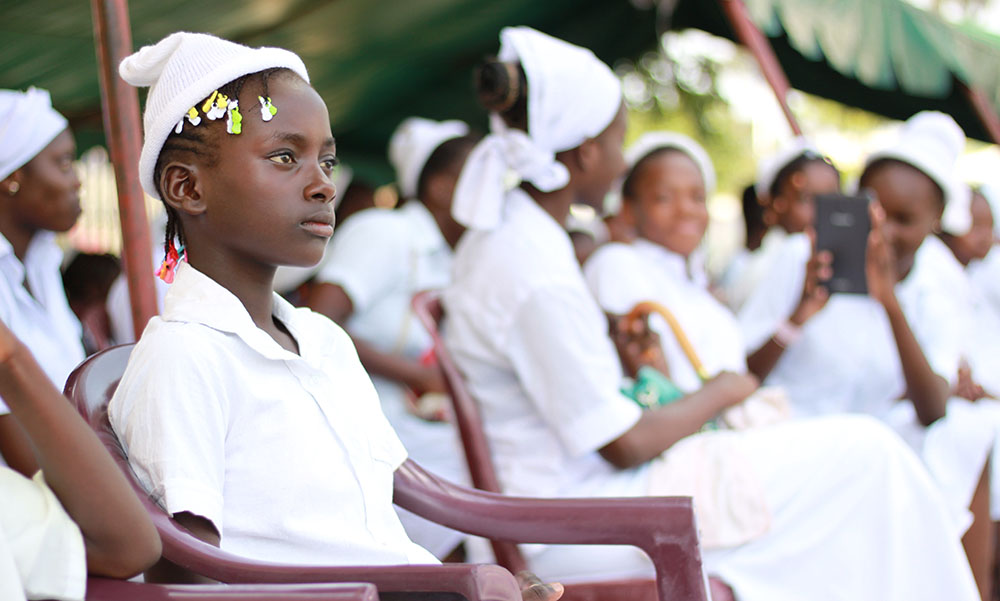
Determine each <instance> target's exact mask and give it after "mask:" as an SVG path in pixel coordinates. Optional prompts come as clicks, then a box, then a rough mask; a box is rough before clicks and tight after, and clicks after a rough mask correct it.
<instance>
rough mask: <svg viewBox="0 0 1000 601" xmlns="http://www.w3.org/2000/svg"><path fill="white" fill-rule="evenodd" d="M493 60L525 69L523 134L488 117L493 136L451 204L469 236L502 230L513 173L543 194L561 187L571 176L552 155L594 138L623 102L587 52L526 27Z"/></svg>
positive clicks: (506, 39)
mask: <svg viewBox="0 0 1000 601" xmlns="http://www.w3.org/2000/svg"><path fill="white" fill-rule="evenodd" d="M498 58H499V59H500V60H501V61H504V62H519V63H520V64H521V67H522V68H523V69H524V74H525V78H526V79H527V83H528V99H527V100H528V102H527V113H528V131H527V132H522V131H519V130H516V129H511V128H508V127H507V126H506V124H504V122H503V120H502V119H501V118H500V116H499V115H497V114H492V115H490V131H491V132H492V133H491V134H490V135H488V136H486V138H484V139H483V140H482V141H481V142H480V143H479V144H478V145H477V146H476V148H474V149H473V151H472V153H471V154H470V155H469V158H468V160H466V163H465V167H464V168H463V170H462V175H461V176H460V177H459V179H458V184H457V186H456V187H455V198H454V201H453V204H452V215H453V216H454V217H455V220H456V221H458V222H459V223H461V224H463V225H465V226H466V227H469V228H471V229H480V230H489V229H493V228H494V227H496V226H497V225H499V224H500V222H501V220H502V215H503V200H504V197H505V196H506V188H507V184H508V181H509V177H508V174H509V173H510V172H511V171H513V172H514V173H515V174H516V175H517V177H518V178H519V179H520V180H521V181H527V182H530V183H531V184H533V185H534V186H535V187H537V188H538V189H539V190H541V191H543V192H553V191H555V190H559V189H562V188H564V187H566V185H567V184H568V183H569V171H568V170H567V169H566V166H565V165H563V164H562V163H560V162H559V161H557V160H556V156H555V155H556V153H558V152H562V151H564V150H569V149H571V148H576V147H577V146H579V145H580V144H582V143H583V142H584V141H586V140H587V139H590V138H594V137H596V136H598V135H599V134H600V133H601V132H603V131H604V130H605V129H607V127H608V126H609V125H610V124H611V122H612V121H614V118H615V116H616V115H617V114H618V110H619V107H621V103H622V92H621V83H620V82H619V81H618V78H617V77H616V76H615V74H614V72H612V71H611V69H610V68H609V67H608V66H607V65H605V64H604V63H603V62H601V61H600V60H599V59H598V58H597V57H596V56H594V53H593V52H591V51H590V50H587V49H585V48H581V47H579V46H574V45H573V44H569V43H567V42H564V41H562V40H558V39H556V38H553V37H551V36H548V35H546V34H544V33H541V32H539V31H536V30H534V29H531V28H530V27H508V28H505V29H504V30H502V31H501V32H500V52H499V53H498Z"/></svg>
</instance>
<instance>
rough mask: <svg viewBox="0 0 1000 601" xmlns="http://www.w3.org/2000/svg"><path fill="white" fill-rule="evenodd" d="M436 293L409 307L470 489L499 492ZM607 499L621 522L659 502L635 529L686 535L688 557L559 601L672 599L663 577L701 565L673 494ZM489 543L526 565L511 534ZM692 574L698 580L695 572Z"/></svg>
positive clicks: (500, 555)
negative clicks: (444, 400) (437, 373)
mask: <svg viewBox="0 0 1000 601" xmlns="http://www.w3.org/2000/svg"><path fill="white" fill-rule="evenodd" d="M440 297H441V294H440V291H437V290H428V291H424V292H420V293H418V294H417V295H415V296H414V297H413V301H412V305H413V310H414V313H415V314H416V316H417V319H419V320H420V322H421V323H422V324H423V326H424V327H425V328H426V329H427V331H428V332H429V333H430V335H431V338H432V339H433V343H434V354H435V356H436V358H437V361H438V366H439V367H440V368H441V371H442V373H443V375H444V379H445V384H446V386H447V387H448V392H449V396H450V397H451V401H452V409H453V412H454V417H455V424H456V426H457V427H458V431H459V434H460V436H461V439H462V447H463V449H464V451H465V458H466V463H467V465H468V467H469V474H470V476H471V477H472V483H473V485H474V486H475V487H476V488H479V489H481V490H484V491H489V492H493V493H501V492H502V489H501V488H500V480H499V478H498V477H497V473H496V468H495V467H494V466H493V458H492V456H491V455H490V449H489V443H488V442H487V440H486V434H485V432H484V431H483V423H482V418H481V417H480V413H479V408H478V406H477V404H476V401H475V400H474V399H473V398H472V395H471V393H470V392H469V390H468V388H467V387H466V385H465V381H464V379H463V378H462V374H461V372H460V371H459V369H458V366H457V365H456V364H455V361H454V360H453V359H452V358H451V355H450V354H449V353H448V349H447V348H446V347H445V345H444V341H443V340H442V338H441V335H440V331H439V329H438V326H439V324H440V323H441V320H442V319H443V317H444V308H443V307H442V305H441V298H440ZM609 501H610V505H612V506H609V510H610V512H611V514H612V515H618V516H621V517H622V518H624V519H625V521H628V520H632V519H638V518H637V516H636V515H635V514H634V513H633V512H632V509H631V507H632V504H633V503H637V502H643V501H646V502H649V503H651V504H657V505H658V506H659V507H661V510H660V512H658V513H657V514H656V521H650V522H647V523H644V524H643V525H642V526H641V529H640V530H643V531H645V533H646V534H647V535H649V534H653V535H654V536H668V537H669V536H678V535H680V536H683V537H685V538H687V539H688V540H690V541H691V543H690V545H689V546H688V547H686V548H684V549H682V550H679V552H680V553H684V554H687V556H688V558H687V559H685V560H681V561H678V560H677V559H676V558H675V559H674V561H667V562H664V563H659V560H660V558H658V557H656V556H653V555H651V556H650V557H651V559H652V560H653V563H654V565H655V567H656V575H657V578H656V580H657V582H656V583H653V582H650V581H648V580H634V579H633V580H615V581H599V582H587V583H579V584H573V585H569V586H567V587H566V594H565V595H564V596H563V599H564V601H590V600H594V599H600V600H604V601H611V600H622V601H636V600H640V599H642V600H645V599H649V600H654V599H656V598H657V589H659V591H658V592H659V598H660V599H661V600H665V599H668V598H675V597H669V596H668V595H670V594H671V589H670V588H665V587H664V586H663V582H664V581H665V580H669V581H675V580H677V579H678V578H680V579H693V578H694V576H693V575H691V574H687V573H685V572H686V570H687V569H688V567H687V566H688V565H693V564H695V563H697V564H698V565H699V566H700V564H701V551H700V548H699V545H698V537H697V532H696V529H695V525H694V523H693V522H689V521H686V520H684V519H671V516H670V512H671V511H672V509H670V508H671V507H673V508H678V507H679V505H678V504H677V503H678V499H677V498H652V497H647V498H643V499H628V500H627V501H622V500H609ZM684 501H685V505H684V507H686V508H690V499H689V498H687V497H684ZM650 517H653V516H650ZM623 542H625V543H626V544H634V545H636V546H639V547H642V548H644V547H643V545H642V543H641V536H640V538H636V539H624V541H623ZM491 544H492V546H493V553H494V555H495V557H496V559H497V563H499V564H500V565H502V566H503V567H505V568H507V569H508V570H511V571H513V572H517V571H520V570H523V569H526V565H527V563H526V562H525V559H524V556H523V555H522V554H521V551H520V550H519V549H518V547H517V545H516V544H514V539H510V538H509V539H498V538H493V539H491ZM698 578H699V582H700V578H701V576H700V574H699V575H698ZM709 585H710V588H711V591H712V598H713V599H714V600H716V601H727V600H730V599H733V593H732V590H731V589H730V588H729V587H728V586H727V585H726V584H725V583H723V582H722V581H720V580H718V579H715V578H711V579H709ZM693 586H694V585H693V583H692V584H691V585H690V588H691V590H693ZM699 586H700V585H699ZM672 594H673V595H676V594H677V589H673V593H672Z"/></svg>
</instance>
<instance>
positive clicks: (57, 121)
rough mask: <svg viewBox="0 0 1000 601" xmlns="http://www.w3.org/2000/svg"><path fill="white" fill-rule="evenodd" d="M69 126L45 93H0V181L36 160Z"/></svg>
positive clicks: (14, 91) (30, 90) (31, 90)
mask: <svg viewBox="0 0 1000 601" xmlns="http://www.w3.org/2000/svg"><path fill="white" fill-rule="evenodd" d="M68 125H69V124H68V123H67V122H66V118H65V117H63V116H62V115H60V114H59V113H58V112H56V110H55V109H54V108H52V100H51V98H49V93H48V92H46V91H45V90H39V89H38V88H28V91H27V92H19V91H16V90H0V181H2V180H5V179H7V176H8V175H10V174H11V173H14V172H15V171H17V170H18V169H20V168H21V167H23V166H24V165H26V164H27V163H28V162H29V161H31V159H33V158H35V157H36V156H38V153H39V152H41V151H42V150H44V149H45V147H46V146H48V145H49V144H50V143H51V142H52V140H54V139H55V137H56V136H58V135H59V134H60V133H62V131H63V130H64V129H66V127H67V126H68Z"/></svg>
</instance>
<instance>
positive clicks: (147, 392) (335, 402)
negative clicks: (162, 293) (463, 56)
mask: <svg viewBox="0 0 1000 601" xmlns="http://www.w3.org/2000/svg"><path fill="white" fill-rule="evenodd" d="M119 72H120V74H121V76H122V77H123V78H124V79H125V80H126V81H128V82H129V83H131V84H133V85H141V86H150V91H149V94H148V96H147V100H146V108H145V114H144V119H143V120H144V126H145V127H144V131H145V140H144V142H143V150H142V154H141V156H140V159H139V175H140V180H141V182H142V185H143V188H144V189H145V191H146V192H147V193H148V194H150V195H153V196H155V197H157V198H160V199H161V200H162V201H163V202H164V204H165V206H166V208H167V215H168V223H167V231H166V236H167V238H166V245H167V256H166V258H165V259H164V264H163V266H162V268H161V271H160V273H161V274H162V276H163V277H165V278H167V279H172V280H173V283H172V284H171V286H170V290H169V291H168V292H167V295H166V298H165V301H164V310H163V313H162V315H160V316H159V317H155V318H153V319H152V320H150V322H149V324H148V325H147V327H146V329H145V331H144V332H143V335H142V337H141V338H140V340H139V342H137V343H136V346H135V348H134V350H133V351H132V355H131V357H130V359H129V363H128V366H127V368H126V370H125V374H124V375H123V377H122V380H121V382H120V384H119V385H118V389H117V390H116V392H115V395H114V397H113V398H112V400H111V402H110V404H109V406H108V416H109V419H110V421H111V424H112V427H113V428H114V430H115V433H116V434H117V435H118V437H119V439H120V440H121V442H122V445H123V447H124V449H125V451H126V453H127V454H128V459H129V463H130V465H131V466H132V468H133V469H134V470H135V473H136V476H137V477H138V479H139V480H140V482H141V483H142V484H143V486H144V487H145V488H146V490H147V491H149V492H150V494H151V495H152V496H153V497H154V498H155V499H156V500H157V501H158V502H159V503H160V504H161V505H162V506H163V507H164V508H165V509H166V511H167V512H168V513H170V514H171V515H172V516H173V517H174V518H175V519H176V520H177V521H178V522H179V523H180V524H182V525H184V526H185V527H187V528H188V529H189V530H190V531H191V532H192V533H193V534H194V535H195V536H197V537H198V538H201V539H202V540H204V541H207V542H209V543H211V544H214V545H217V546H220V547H221V548H222V549H225V550H228V551H230V552H233V553H236V554H238V555H242V556H245V557H249V558H254V559H261V560H270V561H273V560H275V559H276V558H280V560H281V561H283V562H288V563H293V564H313V565H397V564H419V563H429V564H434V563H437V560H436V559H435V558H434V556H433V555H431V554H430V553H429V552H428V551H426V550H425V549H423V548H421V547H420V546H418V545H416V544H414V543H413V542H412V541H410V540H409V539H408V538H407V536H406V533H405V532H404V531H403V527H402V525H401V524H400V522H399V519H398V517H397V516H396V514H395V512H394V511H393V506H392V491H393V472H394V471H395V470H396V469H397V468H398V467H399V466H400V465H401V464H402V462H403V461H404V460H405V459H406V450H405V449H404V448H403V445H402V444H401V443H400V441H399V439H398V438H397V437H396V435H395V433H394V432H393V430H392V428H391V427H390V426H389V423H388V422H387V421H386V419H385V416H384V415H383V414H382V411H381V409H380V407H379V402H378V396H377V395H376V393H375V389H374V387H373V386H372V383H371V379H370V378H369V377H368V375H367V374H366V373H365V371H364V369H363V368H362V366H361V363H360V362H359V361H358V356H357V352H356V351H355V349H354V346H353V344H352V343H351V340H350V338H349V337H348V336H347V334H346V333H345V332H344V331H343V330H342V329H340V327H338V326H337V325H336V324H334V323H333V322H332V321H330V320H329V319H328V318H326V317H323V316H322V315H319V314H317V313H313V312H312V311H310V310H309V309H295V308H294V307H292V306H291V305H290V304H288V303H287V302H286V301H284V300H283V299H282V298H281V297H280V296H278V295H277V294H275V293H274V292H272V289H273V287H272V282H273V278H274V274H275V270H276V268H277V266H278V265H293V266H305V265H310V264H314V263H316V262H318V261H319V260H320V258H321V257H322V255H323V251H324V249H325V248H326V244H327V240H328V239H329V237H330V236H331V235H332V233H333V199H334V195H335V194H336V190H335V189H334V185H333V173H334V169H335V168H336V165H337V158H336V152H335V150H336V147H335V143H334V139H333V136H332V135H331V131H330V121H329V115H328V112H327V108H326V105H325V104H324V103H323V100H322V99H321V98H320V96H319V94H318V93H317V92H316V90H314V89H313V88H312V87H311V86H310V85H309V76H308V73H307V72H306V69H305V66H304V65H303V63H302V60H301V59H300V58H299V57H298V56H297V55H295V54H293V53H291V52H289V51H287V50H282V49H278V48H248V47H245V46H241V45H239V44H235V43H233V42H229V41H225V40H221V39H218V38H215V37H213V36H210V35H207V34H198V33H186V32H179V33H174V34H171V35H169V36H167V37H166V38H164V39H163V40H161V41H160V42H159V43H157V44H156V45H153V46H147V47H145V48H143V49H141V50H139V51H138V52H137V53H135V54H133V55H132V56H130V57H128V58H126V59H125V60H124V61H122V63H121V65H120V67H119ZM147 576H148V577H149V578H151V579H153V580H176V579H179V578H184V577H190V574H184V573H179V572H178V570H177V568H176V566H171V565H167V564H166V563H161V564H158V566H157V567H156V568H155V569H154V570H152V571H150V572H149V573H147ZM527 590H529V591H531V590H538V589H537V588H530V587H529V588H528V589H527ZM545 592H546V595H544V596H543V599H544V598H547V597H549V596H551V597H552V599H554V598H556V597H558V595H559V591H558V590H556V589H551V588H546V589H545Z"/></svg>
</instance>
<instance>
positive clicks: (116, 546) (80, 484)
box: [0, 321, 160, 601]
mask: <svg viewBox="0 0 1000 601" xmlns="http://www.w3.org/2000/svg"><path fill="white" fill-rule="evenodd" d="M0 394H2V395H3V397H4V399H5V400H6V403H7V405H8V406H9V408H10V411H11V413H10V418H11V419H13V420H16V422H15V424H16V425H17V426H18V427H19V428H21V429H22V431H23V432H24V434H25V435H26V437H27V438H28V439H30V440H31V444H32V449H33V453H32V454H33V457H34V461H35V463H36V464H37V465H38V466H39V467H40V468H41V470H42V471H39V472H38V473H36V474H34V477H33V478H32V479H30V480H29V479H28V478H25V477H24V476H22V475H21V474H18V473H17V472H15V471H13V470H12V469H10V468H7V467H2V466H0V599H5V600H8V601H18V600H23V599H25V598H28V599H62V600H82V599H83V598H84V593H85V592H86V586H87V574H88V573H90V574H93V575H96V576H109V577H112V578H130V577H132V576H134V575H135V574H137V573H138V572H140V571H141V570H143V569H145V568H147V567H149V566H150V565H152V563H153V562H154V561H156V559H157V558H158V557H159V556H160V539H159V537H158V536H157V534H156V530H155V529H154V528H153V524H152V522H151V521H150V519H149V516H148V515H146V510H145V509H143V507H142V505H141V504H140V503H139V500H138V498H136V496H135V493H134V492H133V491H132V487H131V486H130V485H129V483H128V482H127V481H126V480H125V478H124V477H123V476H122V473H121V472H120V471H119V470H118V466H116V465H115V463H114V461H113V460H112V459H111V457H110V456H109V455H108V453H107V451H106V450H105V449H104V446H103V445H102V444H101V442H100V441H99V440H98V439H97V437H96V436H94V433H93V432H91V430H90V427H89V426H88V425H87V424H86V423H84V421H83V420H82V419H80V416H79V415H77V413H76V411H75V410H74V409H73V406H72V405H70V404H69V403H68V402H66V399H65V398H64V397H63V396H62V394H60V393H59V391H58V390H56V388H55V386H53V385H52V383H51V382H50V381H49V379H48V378H47V376H46V374H45V372H44V371H43V370H42V368H41V367H40V366H39V364H38V363H37V362H35V359H34V357H33V356H32V355H31V352H30V350H29V349H28V348H27V346H26V345H24V344H23V343H22V342H21V341H20V340H18V339H17V337H16V336H14V334H13V333H11V331H10V330H9V329H7V326H6V324H4V323H3V321H0ZM95 491H100V494H94V492H95Z"/></svg>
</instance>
